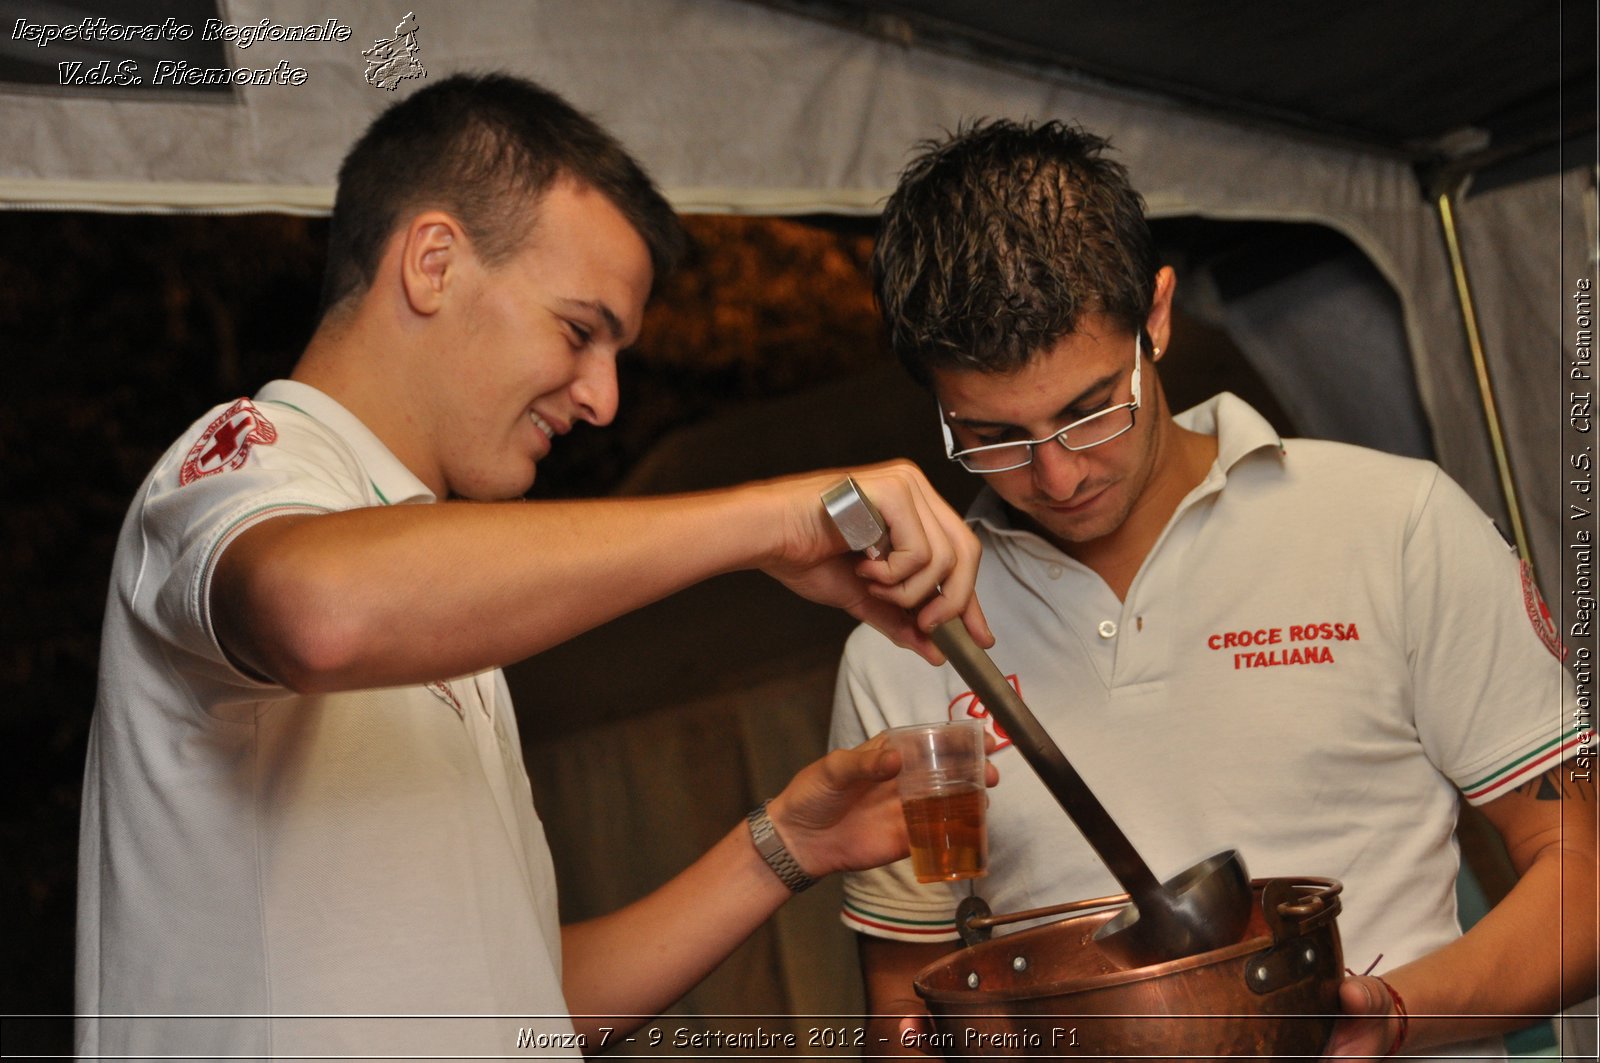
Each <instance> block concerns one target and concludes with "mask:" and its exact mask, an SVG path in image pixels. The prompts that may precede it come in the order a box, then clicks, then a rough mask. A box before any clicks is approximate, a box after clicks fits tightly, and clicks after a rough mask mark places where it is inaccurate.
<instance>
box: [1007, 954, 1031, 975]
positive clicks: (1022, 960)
mask: <svg viewBox="0 0 1600 1063" xmlns="http://www.w3.org/2000/svg"><path fill="white" fill-rule="evenodd" d="M1011 969H1012V970H1013V971H1016V972H1017V973H1018V974H1021V973H1022V972H1023V971H1026V970H1027V969H1028V957H1026V956H1018V957H1016V958H1015V959H1013V960H1012V961H1011Z"/></svg>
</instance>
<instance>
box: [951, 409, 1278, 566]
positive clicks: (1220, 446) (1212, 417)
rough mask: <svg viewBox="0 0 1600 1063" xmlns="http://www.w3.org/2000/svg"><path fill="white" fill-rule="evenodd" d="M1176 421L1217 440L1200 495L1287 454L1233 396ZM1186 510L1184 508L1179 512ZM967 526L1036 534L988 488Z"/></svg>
mask: <svg viewBox="0 0 1600 1063" xmlns="http://www.w3.org/2000/svg"><path fill="white" fill-rule="evenodd" d="M1173 420H1174V421H1176V422H1177V423H1178V425H1179V426H1180V427H1183V428H1187V429H1189V430H1190V431H1192V432H1201V433H1203V434H1205V435H1214V436H1216V437H1217V460H1216V464H1214V465H1213V466H1212V468H1211V473H1210V475H1208V476H1207V477H1206V479H1205V481H1204V482H1203V483H1202V485H1201V487H1200V489H1199V490H1197V492H1196V494H1200V493H1209V492H1210V491H1213V490H1217V489H1219V488H1220V487H1221V486H1222V482H1223V481H1224V480H1225V479H1226V478H1227V475H1228V473H1229V471H1230V470H1232V469H1233V467H1234V466H1235V465H1237V464H1238V463H1239V462H1241V461H1243V460H1244V459H1245V458H1246V457H1248V456H1249V455H1251V454H1254V453H1256V452H1257V451H1263V450H1269V451H1273V452H1275V453H1276V454H1277V455H1278V456H1279V457H1280V458H1281V457H1282V455H1283V453H1284V449H1283V439H1282V438H1281V437H1280V436H1279V435H1278V433H1277V431H1276V430H1274V429H1273V427H1272V425H1271V424H1270V423H1268V421H1267V419H1266V418H1265V417H1263V416H1261V414H1259V413H1257V412H1256V410H1255V408H1254V407H1253V406H1251V405H1250V404H1249V403H1248V402H1245V401H1244V400H1243V399H1241V398H1239V396H1237V395H1235V394H1233V393H1232V392H1228V391H1223V392H1220V393H1218V394H1216V395H1213V396H1212V397H1211V398H1209V399H1207V400H1206V401H1205V402H1202V403H1201V404H1200V405H1198V406H1194V407H1191V408H1190V409H1187V410H1184V411H1183V412H1182V413H1179V414H1176V415H1174V417H1173ZM1191 497H1194V496H1191ZM1184 508H1185V507H1184V506H1180V507H1179V512H1182V511H1183V509H1184ZM967 523H968V524H972V525H980V524H981V525H983V526H985V527H986V528H988V529H989V530H990V531H991V532H994V533H996V534H1000V535H1032V534H1033V533H1032V532H1023V531H1020V530H1019V529H1017V528H1014V527H1013V526H1012V524H1011V517H1010V514H1009V513H1008V511H1007V510H1006V506H1005V503H1004V502H1002V501H1001V500H1000V496H999V495H997V494H995V493H994V491H992V490H991V489H990V488H988V487H985V488H984V489H983V490H982V491H980V492H978V497H977V498H976V499H974V500H973V503H972V505H971V506H970V507H969V508H968V509H967Z"/></svg>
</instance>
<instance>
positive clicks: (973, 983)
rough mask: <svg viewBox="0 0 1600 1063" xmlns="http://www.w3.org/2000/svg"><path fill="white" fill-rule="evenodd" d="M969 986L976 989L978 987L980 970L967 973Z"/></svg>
mask: <svg viewBox="0 0 1600 1063" xmlns="http://www.w3.org/2000/svg"><path fill="white" fill-rule="evenodd" d="M967 988H968V989H976V988H978V972H977V971H973V972H972V973H971V974H969V975H967Z"/></svg>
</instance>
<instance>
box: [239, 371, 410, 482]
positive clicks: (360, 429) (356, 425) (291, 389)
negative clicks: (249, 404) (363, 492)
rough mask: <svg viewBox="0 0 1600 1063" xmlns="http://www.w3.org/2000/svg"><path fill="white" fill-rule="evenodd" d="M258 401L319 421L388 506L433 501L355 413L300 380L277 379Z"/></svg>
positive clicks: (259, 395) (267, 386)
mask: <svg viewBox="0 0 1600 1063" xmlns="http://www.w3.org/2000/svg"><path fill="white" fill-rule="evenodd" d="M256 398H257V399H258V400H260V401H262V402H277V403H282V404H283V405H285V406H289V407H291V408H293V409H296V410H299V411H300V412H301V413H303V414H305V415H306V416H307V417H310V418H311V419H312V420H314V421H318V422H320V423H321V424H323V425H326V426H327V427H328V428H329V429H331V430H332V431H333V432H334V434H336V435H338V436H339V437H340V438H341V439H343V440H344V441H345V443H346V444H348V445H349V447H350V449H351V450H353V451H355V453H356V457H357V459H359V460H360V462H361V465H362V467H363V468H365V469H366V472H367V477H368V478H369V479H370V480H371V481H372V488H373V490H374V491H376V492H377V494H378V497H379V498H381V499H382V500H383V501H384V504H386V505H396V504H398V503H401V502H433V501H436V499H435V496H434V493H433V492H432V491H431V490H429V489H428V486H427V485H426V484H424V483H423V482H422V481H421V480H419V479H417V477H416V474H414V473H413V472H412V471H411V470H410V469H408V468H406V467H405V465H404V464H403V463H402V462H401V461H400V459H399V458H397V457H395V456H394V452H393V451H391V450H390V449H389V448H388V447H386V446H384V445H383V442H382V441H381V440H379V439H378V437H377V436H375V435H373V434H372V429H370V428H368V427H367V426H366V425H365V424H363V423H362V422H361V420H360V419H359V418H358V417H356V415H355V414H353V413H351V412H350V411H349V410H347V409H345V408H344V407H343V406H341V405H339V403H337V402H335V401H334V400H333V399H332V398H330V397H329V396H328V395H326V394H325V393H323V392H321V391H318V390H317V389H316V388H314V387H312V386H311V385H310V384H303V383H301V382H300V381H298V380H274V381H271V382H270V383H268V384H267V385H266V386H265V387H263V388H262V389H261V390H260V391H258V392H256Z"/></svg>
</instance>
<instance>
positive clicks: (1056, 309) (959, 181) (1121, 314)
mask: <svg viewBox="0 0 1600 1063" xmlns="http://www.w3.org/2000/svg"><path fill="white" fill-rule="evenodd" d="M1109 146H1110V145H1109V142H1108V141H1107V140H1105V139H1103V138H1101V137H1097V136H1094V135H1092V134H1090V133H1086V132H1084V131H1083V130H1082V129H1080V128H1078V127H1075V126H1071V125H1067V124H1065V123H1062V122H1058V121H1051V122H1045V123H1042V124H1033V123H1019V122H1012V121H1007V120H994V121H979V122H976V123H974V124H972V125H970V126H969V127H967V128H965V129H962V130H959V131H957V132H956V133H955V134H953V135H947V137H946V138H945V139H944V140H943V141H936V140H930V141H925V142H923V143H922V144H920V145H919V146H918V150H919V151H920V152H921V154H920V155H919V157H918V158H916V159H915V160H914V161H913V162H912V163H911V165H910V166H909V167H907V169H906V171H905V172H904V173H903V174H902V175H901V177H900V183H899V187H898V188H896V189H895V192H894V194H893V195H892V196H890V197H889V201H888V204H887V205H886V206H885V208H884V212H883V219H882V223H881V225H880V228H879V232H878V238H877V242H876V245H875V246H874V248H873V254H872V275H873V282H874V284H875V285H876V288H877V296H878V306H879V309H880V310H881V312H882V314H883V319H884V323H885V324H886V325H887V326H888V330H889V342H890V346H891V347H892V348H893V350H894V352H895V354H896V355H897V356H898V357H899V358H900V360H901V361H902V362H903V363H904V364H905V366H906V368H907V369H908V370H909V371H910V372H911V375H912V376H913V377H915V378H916V379H917V380H919V381H921V382H922V383H924V384H926V383H928V382H929V379H930V373H931V371H932V370H933V369H937V368H964V369H977V370H980V371H984V372H1004V371H1008V370H1012V369H1016V368H1019V367H1021V366H1022V365H1023V364H1025V363H1026V362H1027V361H1028V359H1029V358H1031V357H1032V356H1033V355H1034V354H1036V353H1037V352H1039V351H1041V350H1044V349H1045V348H1047V347H1049V346H1050V345H1051V344H1053V343H1055V342H1056V341H1057V340H1059V339H1060V338H1061V337H1063V336H1066V335H1070V334H1071V333H1072V332H1074V331H1075V330H1076V329H1077V326H1078V323H1079V320H1080V317H1081V315H1083V314H1094V313H1103V314H1107V315H1109V316H1110V317H1112V318H1113V319H1114V320H1116V321H1117V322H1119V323H1121V324H1124V325H1126V326H1127V327H1128V329H1129V330H1130V331H1131V332H1134V333H1137V332H1139V331H1140V330H1141V329H1143V328H1144V324H1145V319H1146V317H1147V316H1148V315H1149V312H1150V304H1151V301H1152V299H1153V298H1154V295H1155V274H1156V269H1157V264H1156V254H1155V245H1154V241H1153V240H1152V239H1151V236H1150V227H1149V224H1148V223H1147V222H1146V221H1145V215H1144V201H1143V199H1141V198H1140V196H1139V194H1138V193H1137V192H1135V191H1134V190H1133V187H1132V185H1130V184H1129V183H1128V174H1127V170H1126V169H1125V168H1124V167H1123V166H1122V165H1120V164H1119V163H1116V162H1113V161H1112V160H1111V159H1109V158H1106V157H1104V154H1103V153H1104V152H1105V151H1106V149H1107V148H1108V147H1109Z"/></svg>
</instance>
